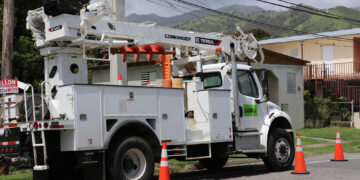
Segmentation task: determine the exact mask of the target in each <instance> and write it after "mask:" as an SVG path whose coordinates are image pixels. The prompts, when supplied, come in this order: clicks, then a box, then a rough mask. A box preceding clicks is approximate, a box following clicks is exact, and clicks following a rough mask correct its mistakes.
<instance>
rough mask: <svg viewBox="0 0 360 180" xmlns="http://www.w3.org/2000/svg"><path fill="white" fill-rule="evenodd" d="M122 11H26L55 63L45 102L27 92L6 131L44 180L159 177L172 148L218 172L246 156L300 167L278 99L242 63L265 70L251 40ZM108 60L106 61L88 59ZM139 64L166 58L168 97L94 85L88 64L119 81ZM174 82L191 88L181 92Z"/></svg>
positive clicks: (164, 90) (155, 90)
mask: <svg viewBox="0 0 360 180" xmlns="http://www.w3.org/2000/svg"><path fill="white" fill-rule="evenodd" d="M113 13H114V12H113V11H112V7H111V6H109V4H108V3H107V2H106V1H105V2H96V3H92V4H89V5H87V6H86V7H85V8H83V9H81V11H80V15H78V11H71V10H69V9H68V8H64V6H58V4H57V2H56V1H46V3H44V7H41V8H39V9H36V10H32V11H29V12H28V17H27V28H28V29H29V30H31V31H32V33H33V36H34V41H35V44H36V46H37V47H38V48H39V50H40V54H41V55H42V56H43V57H44V62H45V67H44V68H45V70H44V72H45V81H44V82H43V83H42V89H44V93H41V95H38V96H37V97H38V98H28V97H29V93H28V94H26V92H29V90H28V91H26V90H25V91H24V97H25V98H23V99H22V102H24V103H23V104H24V105H25V106H24V107H23V110H22V111H19V110H17V108H16V107H15V106H17V105H15V104H14V108H9V109H8V110H9V111H11V113H9V116H5V121H4V122H5V124H4V125H3V126H1V127H0V128H1V129H3V131H6V132H15V131H16V132H18V134H21V135H20V136H22V137H28V139H29V140H30V141H29V142H30V143H29V144H28V146H30V148H28V149H29V153H28V154H31V155H32V158H31V160H32V161H33V162H34V167H33V170H34V171H33V172H34V173H33V174H34V180H38V179H74V178H75V177H77V178H76V179H107V180H108V179H110V180H117V179H134V180H135V179H152V177H153V172H154V163H157V162H159V161H160V153H161V143H162V142H166V143H167V147H168V149H167V151H168V156H169V158H176V159H178V160H182V161H186V160H199V162H200V164H201V165H203V166H204V167H206V168H207V169H211V170H212V169H219V168H222V167H223V166H224V165H225V164H226V162H227V159H228V156H229V155H231V154H236V153H242V154H246V155H247V156H248V157H253V158H262V159H263V160H264V163H265V165H266V166H267V167H268V168H269V169H271V170H275V171H279V170H288V169H290V168H291V166H292V163H293V159H294V144H293V142H294V141H293V137H294V131H293V128H292V122H291V119H290V117H289V116H288V115H287V114H286V113H285V112H282V111H281V110H280V108H279V107H278V106H277V105H275V104H274V103H271V102H269V101H268V98H267V92H264V90H263V88H262V85H264V83H262V84H260V82H259V80H258V78H257V76H256V74H255V72H254V71H253V69H252V68H251V67H250V66H247V65H241V64H237V60H243V61H247V60H253V61H255V62H258V61H257V60H256V59H255V57H256V56H257V55H258V54H260V57H261V58H260V61H259V62H258V63H262V61H263V59H264V57H263V53H262V50H261V47H260V46H259V45H258V43H257V41H256V39H255V38H254V36H253V35H252V34H245V33H243V31H242V30H241V29H240V28H237V29H236V32H237V34H238V36H224V35H221V34H204V33H196V32H188V31H181V30H176V29H169V28H164V27H159V26H156V25H154V24H146V23H145V24H138V23H129V22H122V21H117V20H114V19H113V18H112V15H113ZM100 50H101V52H102V53H104V54H105V56H102V57H98V56H90V54H89V52H99V51H100ZM130 57H132V59H134V60H135V61H139V59H140V57H144V58H146V60H147V61H149V62H150V61H153V60H155V59H157V58H158V57H159V59H160V61H161V64H162V65H163V68H164V71H165V72H166V73H169V72H171V74H170V75H171V77H170V79H164V82H166V83H164V86H166V87H152V86H127V85H126V80H124V82H123V84H124V85H117V84H116V82H115V83H110V84H109V83H106V84H105V83H104V84H89V83H88V63H87V62H88V61H101V62H110V66H111V67H110V68H114V67H113V66H116V67H115V71H113V70H111V71H112V72H111V73H110V76H113V77H118V75H119V74H121V75H122V77H126V62H127V60H128V59H130ZM166 61H167V63H166ZM169 63H171V66H169ZM124 65H125V67H123V66H124ZM165 72H164V74H166V73H165ZM265 76H266V75H265ZM172 77H176V78H180V79H188V81H184V83H183V87H184V88H171V86H169V81H171V78H172ZM264 82H265V81H264ZM28 87H30V86H28ZM27 89H29V88H27ZM31 95H32V96H30V97H34V95H33V93H31ZM14 98H15V95H11V96H8V98H5V103H9V102H16V101H15V99H14ZM39 98H40V99H39ZM30 104H31V105H30ZM19 106H20V105H19ZM12 116H14V117H12ZM13 118H16V119H17V121H16V122H11V120H12V119H13ZM25 139H26V138H25ZM20 144H21V143H20Z"/></svg>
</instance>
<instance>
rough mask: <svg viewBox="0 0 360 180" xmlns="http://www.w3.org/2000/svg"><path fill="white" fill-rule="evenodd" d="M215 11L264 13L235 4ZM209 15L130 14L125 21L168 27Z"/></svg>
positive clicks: (257, 9) (201, 11)
mask: <svg viewBox="0 0 360 180" xmlns="http://www.w3.org/2000/svg"><path fill="white" fill-rule="evenodd" d="M217 10H219V11H222V12H227V13H229V12H232V13H235V12H241V13H243V14H253V13H258V12H262V11H264V9H262V8H260V7H258V6H241V5H237V4H236V5H231V6H225V7H222V8H220V9H217ZM209 14H211V13H208V12H206V11H203V10H195V11H191V12H188V13H184V14H182V15H177V16H172V17H161V16H158V15H156V14H146V15H138V14H130V15H129V16H127V17H126V20H127V21H129V22H136V23H142V22H147V21H151V22H155V23H157V24H158V25H160V26H169V25H175V24H180V23H185V22H188V21H193V20H196V19H198V18H202V17H205V16H208V15H209Z"/></svg>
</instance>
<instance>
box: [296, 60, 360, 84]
mask: <svg viewBox="0 0 360 180" xmlns="http://www.w3.org/2000/svg"><path fill="white" fill-rule="evenodd" d="M303 74H304V80H313V79H323V80H327V79H346V78H352V79H360V62H346V63H334V64H311V65H307V66H305V67H304V73H303Z"/></svg>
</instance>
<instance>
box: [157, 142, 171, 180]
mask: <svg viewBox="0 0 360 180" xmlns="http://www.w3.org/2000/svg"><path fill="white" fill-rule="evenodd" d="M159 180H170V173H169V162H168V157H167V150H166V143H163V144H162V151H161V162H160V172H159Z"/></svg>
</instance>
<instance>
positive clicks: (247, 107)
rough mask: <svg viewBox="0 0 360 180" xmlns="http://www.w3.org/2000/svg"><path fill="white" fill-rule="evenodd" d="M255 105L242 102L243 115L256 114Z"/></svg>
mask: <svg viewBox="0 0 360 180" xmlns="http://www.w3.org/2000/svg"><path fill="white" fill-rule="evenodd" d="M257 115H258V111H257V105H251V104H244V116H257Z"/></svg>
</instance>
